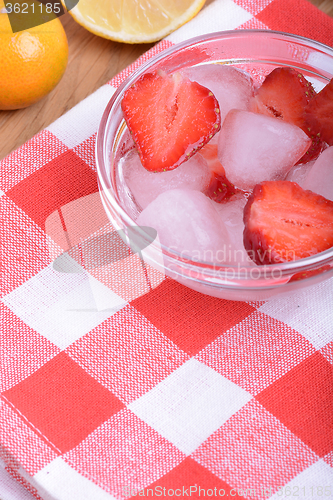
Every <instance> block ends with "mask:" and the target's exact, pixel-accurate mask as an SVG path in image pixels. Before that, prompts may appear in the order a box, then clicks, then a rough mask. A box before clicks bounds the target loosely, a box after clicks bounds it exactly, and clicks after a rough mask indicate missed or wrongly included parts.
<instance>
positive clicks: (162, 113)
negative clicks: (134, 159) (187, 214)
mask: <svg viewBox="0 0 333 500" xmlns="http://www.w3.org/2000/svg"><path fill="white" fill-rule="evenodd" d="M122 110H123V114H124V118H125V121H126V123H127V126H128V128H129V130H130V132H131V134H132V137H133V140H134V142H135V144H136V147H137V150H138V153H139V155H140V159H141V163H142V165H143V166H144V167H145V168H146V169H147V170H149V171H155V172H162V171H166V170H172V169H174V168H176V167H178V166H179V165H180V164H181V163H183V162H184V161H185V160H188V159H189V158H190V157H191V156H192V155H193V154H195V153H196V152H197V151H198V150H199V149H200V148H201V147H202V146H203V145H204V144H206V143H207V142H208V141H209V140H210V139H211V138H212V137H213V135H214V134H216V132H218V130H219V129H220V127H221V118H220V111H219V105H218V102H217V100H216V98H215V96H214V95H213V93H212V92H211V91H210V90H209V89H207V88H205V87H203V86H202V85H199V84H198V83H197V82H191V81H190V80H189V79H188V78H185V77H183V76H182V75H181V74H180V73H174V74H172V75H167V74H166V73H162V72H160V73H146V74H144V75H143V76H142V77H141V78H140V79H139V80H138V81H137V82H136V83H135V84H133V85H132V87H130V88H129V89H128V90H127V91H126V92H125V94H124V97H123V100H122Z"/></svg>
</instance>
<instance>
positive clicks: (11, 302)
mask: <svg viewBox="0 0 333 500" xmlns="http://www.w3.org/2000/svg"><path fill="white" fill-rule="evenodd" d="M68 259H70V257H68ZM79 270H81V272H78V271H79ZM3 302H4V303H5V304H6V306H7V307H9V309H11V310H12V311H13V312H14V314H16V315H17V316H18V317H19V318H21V319H22V321H24V322H25V323H26V324H27V325H29V326H30V327H31V328H33V329H34V330H35V331H36V332H38V333H40V334H41V335H43V336H44V337H45V338H47V339H48V340H50V341H51V342H52V343H53V344H55V345H56V346H58V347H59V348H60V349H65V348H66V347H68V346H69V345H70V344H72V343H73V342H74V341H76V340H77V339H79V338H80V337H82V336H83V335H85V334H86V333H88V332H89V331H90V330H92V329H93V328H95V327H96V326H97V325H99V324H100V323H102V322H103V321H105V320H106V319H107V318H109V317H110V316H112V315H113V314H115V313H116V312H117V311H118V310H119V309H121V308H122V307H124V306H125V305H126V301H124V300H123V299H122V298H120V297H119V296H118V295H116V294H115V293H114V292H112V290H110V289H109V288H108V287H106V286H105V285H103V284H102V283H99V282H97V280H95V278H93V277H92V276H90V275H89V274H88V273H87V272H86V271H84V270H83V269H82V268H80V266H78V265H77V264H76V263H75V262H74V261H73V272H57V271H56V270H54V268H53V265H52V264H51V265H49V266H48V267H46V268H44V269H43V270H42V271H41V272H40V273H38V274H37V275H36V276H33V277H32V278H31V279H30V280H28V281H26V282H25V283H24V284H23V285H21V286H20V287H18V288H16V289H15V290H13V291H12V292H11V293H9V294H8V295H6V296H5V297H4V298H3Z"/></svg>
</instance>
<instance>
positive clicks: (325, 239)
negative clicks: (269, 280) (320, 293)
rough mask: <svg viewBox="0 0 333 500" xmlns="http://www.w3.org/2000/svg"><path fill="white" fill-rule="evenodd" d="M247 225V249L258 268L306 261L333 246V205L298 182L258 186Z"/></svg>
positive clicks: (249, 206)
mask: <svg viewBox="0 0 333 500" xmlns="http://www.w3.org/2000/svg"><path fill="white" fill-rule="evenodd" d="M244 224H245V229H244V246H245V249H246V250H247V252H248V254H249V256H250V257H251V258H252V260H254V261H255V262H256V263H257V264H275V263H279V262H286V261H292V260H297V259H302V258H304V257H309V256H310V255H314V254H316V253H319V252H322V251H324V250H327V249H328V248H330V247H332V246H333V202H332V201H329V200H327V199H326V198H324V197H323V196H320V195H317V194H315V193H313V192H312V191H305V190H304V189H302V188H301V187H300V186H299V185H298V184H296V183H295V182H289V181H267V182H263V183H261V184H257V185H256V186H255V188H254V190H253V193H252V195H251V196H250V198H249V200H248V202H247V204H246V206H245V208H244Z"/></svg>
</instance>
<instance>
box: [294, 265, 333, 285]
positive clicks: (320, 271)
mask: <svg viewBox="0 0 333 500" xmlns="http://www.w3.org/2000/svg"><path fill="white" fill-rule="evenodd" d="M331 270H332V266H330V265H329V264H326V266H322V267H319V268H318V269H311V270H310V271H304V272H300V273H295V274H294V275H293V276H292V277H291V278H290V280H289V282H290V283H291V282H292V281H300V280H305V279H308V278H312V277H313V276H317V275H318V274H323V273H327V272H328V271H331Z"/></svg>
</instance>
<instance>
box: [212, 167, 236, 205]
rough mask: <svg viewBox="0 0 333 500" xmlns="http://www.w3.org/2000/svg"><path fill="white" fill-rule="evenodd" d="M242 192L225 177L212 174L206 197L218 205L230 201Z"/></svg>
mask: <svg viewBox="0 0 333 500" xmlns="http://www.w3.org/2000/svg"><path fill="white" fill-rule="evenodd" d="M240 192H242V191H241V190H240V189H237V188H236V187H235V186H234V185H233V184H231V182H229V181H228V179H227V178H226V176H225V175H219V174H215V173H212V178H211V181H210V184H209V186H208V188H207V189H206V191H205V195H206V196H208V197H209V198H210V199H211V200H213V201H216V203H222V202H226V201H228V200H230V198H231V197H232V196H233V195H234V194H236V193H240Z"/></svg>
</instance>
